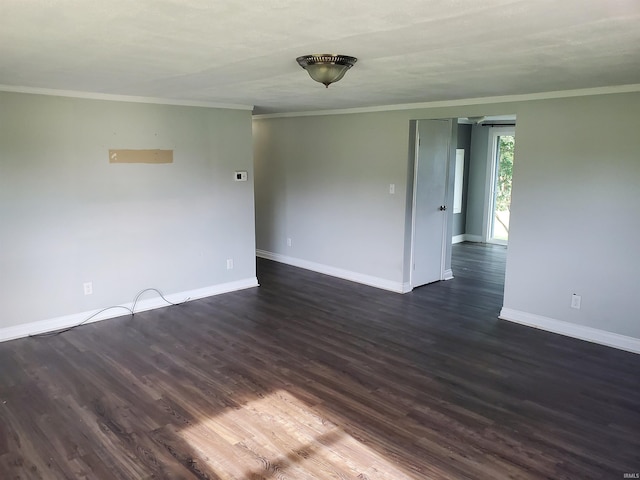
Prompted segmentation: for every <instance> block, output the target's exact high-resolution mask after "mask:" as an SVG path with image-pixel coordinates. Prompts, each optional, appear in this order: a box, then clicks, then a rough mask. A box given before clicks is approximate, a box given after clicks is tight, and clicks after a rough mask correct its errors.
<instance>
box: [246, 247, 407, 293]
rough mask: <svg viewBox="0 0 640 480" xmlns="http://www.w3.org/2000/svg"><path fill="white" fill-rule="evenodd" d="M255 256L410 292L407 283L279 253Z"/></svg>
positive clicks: (265, 253) (264, 252) (354, 280)
mask: <svg viewBox="0 0 640 480" xmlns="http://www.w3.org/2000/svg"><path fill="white" fill-rule="evenodd" d="M256 255H257V256H258V257H260V258H266V259H267V260H273V261H275V262H279V263H286V264H287V265H291V266H294V267H299V268H304V269H305V270H311V271H313V272H318V273H323V274H325V275H331V276H332V277H338V278H342V279H344V280H349V281H351V282H356V283H362V284H364V285H369V286H370V287H376V288H381V289H383V290H389V291H391V292H396V293H407V292H410V291H411V286H410V285H409V284H408V283H402V282H394V281H391V280H387V279H385V278H379V277H373V276H371V275H365V274H363V273H358V272H352V271H350V270H343V269H341V268H336V267H332V266H330V265H324V264H322V263H315V262H310V261H308V260H302V259H300V258H295V257H289V256H287V255H281V254H279V253H273V252H267V251H266V250H256Z"/></svg>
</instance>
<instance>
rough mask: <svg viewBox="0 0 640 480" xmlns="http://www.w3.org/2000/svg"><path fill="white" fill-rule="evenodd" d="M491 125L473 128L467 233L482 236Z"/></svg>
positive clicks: (468, 185)
mask: <svg viewBox="0 0 640 480" xmlns="http://www.w3.org/2000/svg"><path fill="white" fill-rule="evenodd" d="M490 131H491V128H490V127H483V126H480V125H473V127H472V129H471V156H470V161H469V177H468V179H467V182H468V183H467V208H466V214H467V215H466V219H465V220H466V227H465V233H466V234H467V235H473V236H476V237H479V238H478V240H479V239H481V238H482V234H483V223H484V212H485V209H486V208H488V206H485V205H486V202H487V195H488V193H487V168H488V165H487V163H488V159H489V133H490Z"/></svg>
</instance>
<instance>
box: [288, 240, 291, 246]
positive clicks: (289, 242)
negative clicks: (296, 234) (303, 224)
mask: <svg viewBox="0 0 640 480" xmlns="http://www.w3.org/2000/svg"><path fill="white" fill-rule="evenodd" d="M290 246H291V239H290V238H287V247H290Z"/></svg>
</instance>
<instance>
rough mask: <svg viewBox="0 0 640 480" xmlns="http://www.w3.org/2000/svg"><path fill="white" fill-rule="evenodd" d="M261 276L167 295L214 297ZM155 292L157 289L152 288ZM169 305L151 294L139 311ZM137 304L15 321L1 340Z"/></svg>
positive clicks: (115, 313)
mask: <svg viewBox="0 0 640 480" xmlns="http://www.w3.org/2000/svg"><path fill="white" fill-rule="evenodd" d="M257 286H258V279H257V278H256V277H252V278H246V279H243V280H238V281H235V282H228V283H222V284H220V285H212V286H209V287H204V288H198V289H196V290H188V291H185V292H179V293H173V294H171V295H165V298H166V299H167V300H169V301H170V302H172V303H180V302H183V301H184V300H185V299H187V298H188V299H189V300H197V299H198V298H204V297H211V296H213V295H220V294H222V293H228V292H235V291H237V290H244V289H246V288H251V287H257ZM152 293H153V292H152ZM166 306H168V305H167V303H166V302H165V301H164V300H162V298H160V296H157V297H154V298H148V299H145V300H139V301H138V303H136V309H135V313H139V312H144V311H146V310H153V309H155V308H162V307H166ZM132 307H133V302H129V303H124V304H122V305H118V306H117V307H113V308H110V309H109V310H105V311H104V312H101V313H98V314H97V315H96V313H97V312H100V310H101V309H97V310H90V311H87V312H79V313H73V314H71V315H64V316H62V317H56V318H50V319H47V320H40V321H37V322H30V323H25V324H22V325H15V326H12V327H5V328H0V342H6V341H8V340H14V339H16V338H21V337H28V336H29V335H35V334H38V333H46V332H54V331H56V330H61V329H63V328H69V327H72V326H74V325H78V324H79V323H81V322H83V321H84V320H86V319H87V318H89V317H91V316H92V315H95V317H92V318H91V320H89V321H87V322H85V323H93V322H99V321H101V320H107V319H109V318H115V317H121V316H123V315H130V312H129V310H128V309H131V308H132Z"/></svg>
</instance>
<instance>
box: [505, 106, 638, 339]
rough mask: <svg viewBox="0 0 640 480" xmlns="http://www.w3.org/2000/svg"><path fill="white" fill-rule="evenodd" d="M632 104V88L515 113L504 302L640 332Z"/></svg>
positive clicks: (630, 333) (609, 328)
mask: <svg viewBox="0 0 640 480" xmlns="http://www.w3.org/2000/svg"><path fill="white" fill-rule="evenodd" d="M638 112H640V93H630V94H618V95H602V96H593V97H579V98H566V99H557V100H547V101H539V102H531V103H528V104H527V105H526V108H523V109H522V111H521V112H518V127H517V142H516V151H515V154H516V161H515V162H514V174H513V196H512V202H511V212H512V217H511V222H510V232H509V234H510V235H509V251H508V257H507V258H508V260H507V272H506V275H507V281H506V288H505V298H504V306H505V308H508V309H513V310H515V311H520V312H527V313H532V314H535V315H539V316H542V317H545V318H552V319H555V320H561V321H564V322H570V323H572V324H577V325H581V326H586V327H593V328H597V329H602V330H605V331H608V332H614V333H618V334H622V335H627V336H631V337H635V338H640V315H638V307H637V303H636V298H637V295H638V285H639V282H638V271H640V255H638V253H637V250H638V248H637V245H638V240H637V239H638V237H639V235H640V215H639V214H638V212H640V161H639V158H640V157H639V153H638V152H640V136H639V135H638V131H639V130H640V119H639V117H638ZM573 293H576V294H578V295H581V296H582V306H581V309H580V310H576V309H572V308H570V304H571V295H572V294H573Z"/></svg>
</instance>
